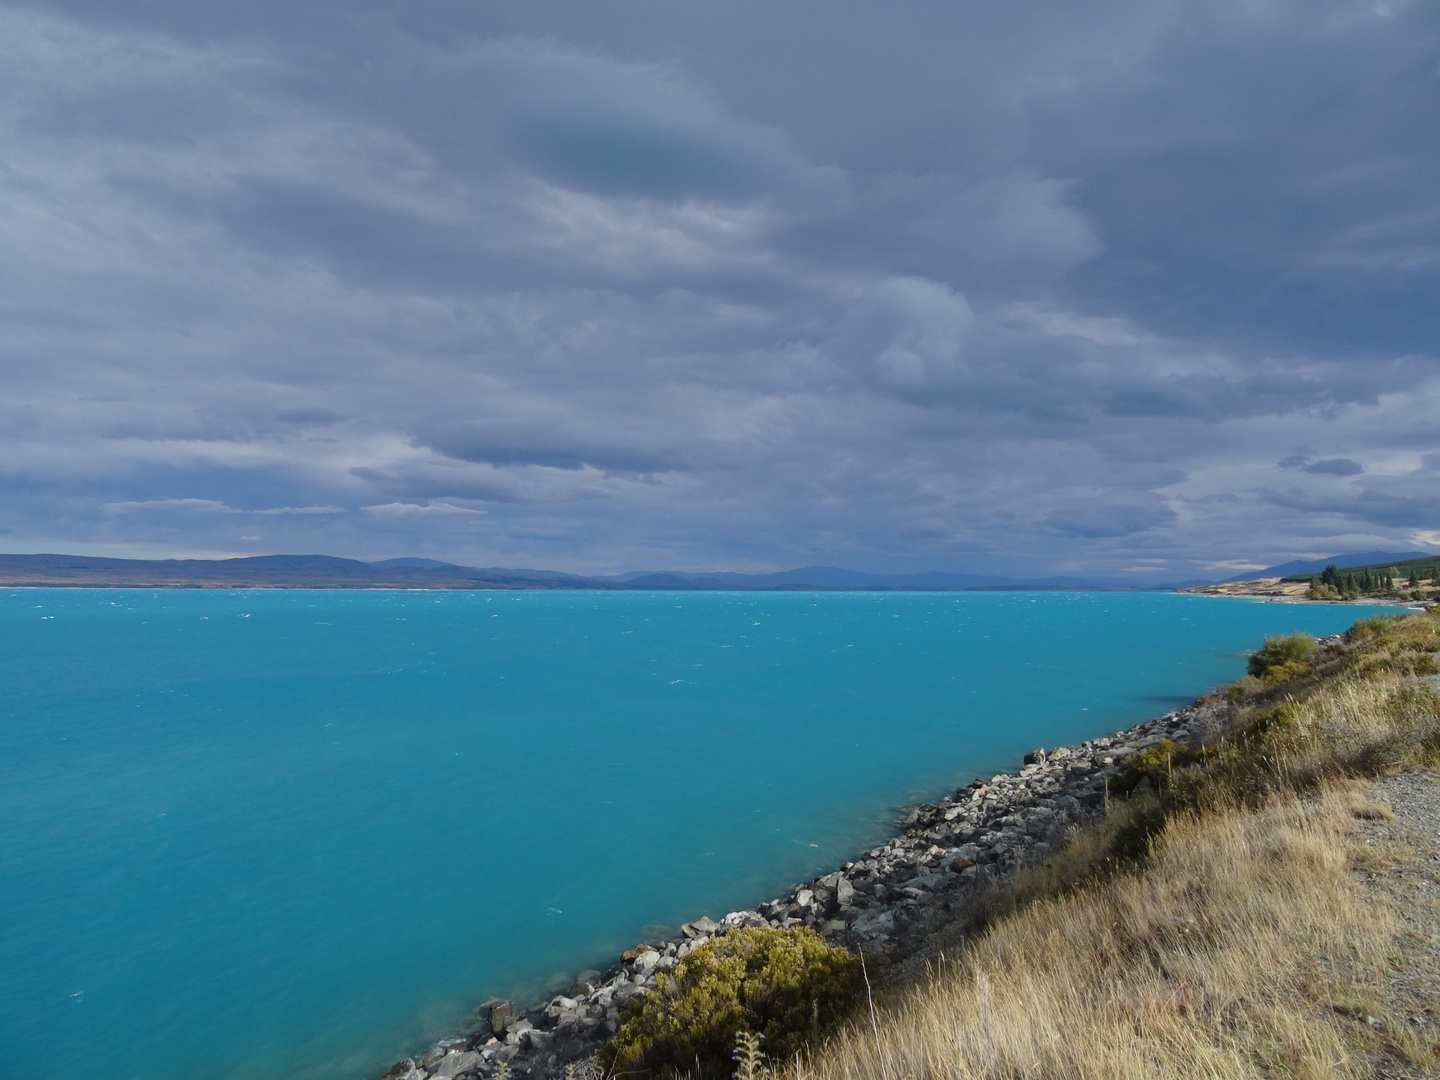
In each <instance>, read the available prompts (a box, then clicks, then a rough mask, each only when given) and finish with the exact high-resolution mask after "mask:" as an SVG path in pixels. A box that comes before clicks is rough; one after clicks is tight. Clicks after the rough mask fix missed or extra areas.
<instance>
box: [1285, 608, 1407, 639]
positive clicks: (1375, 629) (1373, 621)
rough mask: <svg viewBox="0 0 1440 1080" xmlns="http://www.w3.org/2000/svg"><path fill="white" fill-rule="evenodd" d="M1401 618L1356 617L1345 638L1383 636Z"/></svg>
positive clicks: (1392, 616)
mask: <svg viewBox="0 0 1440 1080" xmlns="http://www.w3.org/2000/svg"><path fill="white" fill-rule="evenodd" d="M1403 618H1405V616H1404V615H1371V616H1370V617H1369V618H1368V619H1356V620H1355V625H1354V626H1352V627H1350V629H1349V630H1346V631H1345V640H1346V641H1347V642H1351V643H1353V642H1356V641H1363V640H1364V639H1365V638H1372V637H1373V638H1383V637H1384V636H1385V634H1386V632H1387V631H1389V630H1390V629H1391V628H1392V627H1393V626H1394V625H1395V623H1396V622H1398V621H1399V620H1400V619H1403ZM1267 644H1268V642H1267Z"/></svg>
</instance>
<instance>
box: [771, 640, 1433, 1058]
mask: <svg viewBox="0 0 1440 1080" xmlns="http://www.w3.org/2000/svg"><path fill="white" fill-rule="evenodd" d="M1373 626H1374V624H1372V627H1373ZM1353 637H1354V640H1353V642H1352V643H1351V644H1350V645H1349V646H1348V648H1347V655H1346V656H1345V657H1344V658H1343V663H1332V664H1331V665H1330V667H1331V669H1332V670H1331V673H1329V674H1327V675H1326V676H1324V677H1322V678H1318V679H1317V678H1313V677H1312V678H1309V679H1303V678H1302V679H1299V680H1296V681H1295V682H1294V683H1293V684H1291V685H1289V686H1282V687H1279V688H1276V687H1268V688H1261V687H1258V686H1255V685H1253V684H1252V685H1249V686H1247V687H1241V688H1239V689H1238V690H1237V693H1238V694H1240V695H1241V697H1242V703H1243V705H1244V706H1245V709H1244V719H1243V720H1242V722H1241V725H1240V727H1239V728H1238V729H1237V730H1236V732H1235V733H1234V734H1232V735H1231V736H1230V737H1228V738H1227V739H1226V741H1225V743H1224V744H1223V745H1221V746H1219V747H1217V748H1215V749H1214V750H1213V751H1212V752H1210V753H1208V754H1206V755H1205V756H1204V757H1203V759H1202V760H1201V761H1200V762H1198V763H1196V764H1195V765H1192V766H1189V767H1186V768H1182V769H1180V770H1178V771H1176V770H1173V769H1167V771H1166V773H1165V776H1164V778H1163V779H1161V778H1160V777H1159V776H1158V775H1157V776H1154V777H1152V778H1151V779H1148V780H1146V781H1145V782H1144V783H1142V784H1141V786H1140V788H1139V789H1138V791H1137V793H1136V795H1135V797H1134V798H1132V800H1131V801H1130V803H1129V804H1128V805H1126V806H1122V807H1119V808H1118V809H1117V810H1116V812H1115V813H1114V814H1113V815H1112V818H1111V819H1110V820H1108V821H1107V822H1106V823H1105V824H1104V825H1102V826H1099V827H1097V828H1096V829H1094V830H1091V831H1090V832H1088V833H1087V834H1085V835H1082V836H1080V837H1077V842H1076V844H1075V845H1073V846H1072V848H1071V849H1069V851H1067V852H1064V853H1062V854H1060V855H1058V856H1057V858H1056V860H1055V861H1054V863H1053V864H1052V865H1051V866H1049V867H1045V868H1038V869H1037V870H1036V871H1034V872H1032V873H1031V874H1030V875H1029V876H1028V877H1027V878H1026V879H1025V880H1024V881H1022V882H1021V883H1020V886H1019V895H1020V896H1022V897H1027V898H1034V899H1033V902H1029V903H1017V904H1016V905H1015V910H1013V911H1012V913H1010V914H1008V915H1004V916H1002V917H999V918H998V919H996V920H995V921H994V922H993V923H992V925H991V927H990V929H989V930H988V931H987V932H986V933H985V934H983V935H982V936H980V937H979V938H976V939H972V940H970V941H957V942H954V943H952V944H951V947H950V948H949V949H948V950H946V952H947V953H948V956H947V955H945V954H940V955H937V956H936V957H935V958H934V959H933V960H932V962H931V964H930V966H929V970H928V971H927V973H926V974H925V975H924V976H923V977H921V978H918V979H911V980H910V981H908V982H907V983H904V984H902V985H898V986H895V987H892V988H891V989H890V990H888V991H887V992H886V993H884V994H882V995H881V998H880V999H879V1000H878V1001H877V1003H876V1006H877V1014H876V1018H875V1021H874V1023H873V1024H872V1022H871V1021H870V1018H869V1014H868V1013H867V1014H865V1015H863V1016H861V1017H860V1018H858V1019H857V1020H856V1021H855V1022H854V1023H853V1024H852V1026H851V1027H849V1028H848V1029H846V1030H844V1031H842V1032H841V1033H840V1034H838V1035H837V1036H835V1037H833V1038H831V1039H830V1040H829V1041H828V1042H827V1043H826V1044H825V1045H824V1046H822V1047H820V1048H818V1049H817V1050H816V1052H815V1053H814V1054H812V1055H811V1057H810V1058H809V1060H808V1061H806V1062H804V1063H803V1064H800V1063H791V1064H788V1065H787V1066H786V1067H784V1068H777V1070H776V1071H777V1072H785V1073H792V1072H794V1071H795V1069H796V1068H797V1067H798V1068H799V1069H800V1070H801V1071H802V1073H803V1075H804V1077H805V1080H841V1078H846V1080H849V1078H861V1077H863V1078H867V1080H868V1078H872V1077H880V1078H882V1080H908V1078H914V1080H921V1078H929V1077H936V1078H940V1077H944V1078H950V1077H954V1078H957V1080H958V1078H962V1077H966V1078H968V1077H987V1078H991V1077H993V1078H997V1080H998V1078H1002V1077H1004V1078H1016V1077H1047V1078H1049V1077H1056V1078H1059V1077H1075V1078H1090V1077H1094V1078H1096V1080H1100V1078H1105V1080H1112V1078H1123V1077H1136V1078H1137V1080H1138V1078H1140V1077H1144V1078H1147V1080H1150V1078H1157V1077H1177V1078H1179V1077H1186V1078H1190V1077H1214V1078H1217V1080H1220V1078H1231V1077H1235V1078H1239V1077H1270V1076H1285V1077H1306V1078H1312V1077H1313V1078H1321V1077H1359V1076H1367V1075H1371V1073H1372V1069H1373V1066H1374V1063H1375V1062H1376V1061H1377V1060H1380V1061H1384V1060H1390V1061H1393V1062H1395V1063H1396V1064H1397V1065H1399V1064H1400V1063H1403V1062H1409V1063H1410V1064H1411V1065H1412V1066H1415V1067H1418V1068H1420V1069H1424V1070H1427V1071H1428V1070H1430V1069H1433V1068H1435V1067H1436V1065H1437V1058H1436V1053H1437V1050H1440V1048H1437V1047H1436V1046H1434V1045H1427V1044H1426V1042H1425V1039H1424V1038H1423V1037H1421V1036H1420V1035H1417V1034H1415V1033H1413V1032H1410V1031H1409V1030H1408V1029H1405V1028H1404V1027H1403V1025H1393V1024H1392V1025H1388V1026H1387V1027H1386V1028H1385V1029H1384V1030H1383V1031H1377V1030H1376V1029H1375V1028H1374V1027H1372V1026H1371V1025H1370V1024H1368V1023H1366V1022H1365V1020H1364V1017H1365V1016H1366V1015H1367V1013H1371V1012H1373V1011H1375V1010H1377V1009H1378V1006H1377V1005H1376V1004H1375V1002H1377V1001H1381V1000H1383V998H1384V994H1383V987H1384V981H1385V978H1386V972H1387V962H1388V960H1389V959H1392V958H1393V956H1394V952H1395V946H1394V941H1395V935H1396V928H1395V924H1394V920H1393V916H1392V915H1391V913H1390V912H1389V911H1387V910H1385V909H1384V908H1383V907H1377V906H1375V905H1374V904H1373V903H1367V902H1366V901H1365V900H1364V899H1363V898H1362V896H1361V894H1360V893H1359V891H1358V886H1357V884H1356V883H1355V881H1354V879H1353V876H1352V875H1351V874H1350V873H1348V870H1349V867H1350V866H1351V864H1352V862H1353V861H1354V860H1356V859H1358V858H1361V857H1362V852H1361V851H1360V850H1358V849H1357V848H1356V847H1355V841H1354V838H1353V829H1352V828H1351V825H1352V823H1353V821H1354V819H1355V817H1356V816H1357V815H1359V816H1364V815H1368V814H1380V813H1383V812H1384V811H1383V808H1376V807H1372V806H1370V805H1368V804H1367V803H1366V802H1365V800H1364V798H1363V797H1362V796H1359V795H1358V794H1357V792H1356V789H1355V786H1354V779H1355V778H1359V777H1365V776H1374V775H1379V774H1381V773H1384V772H1387V771H1394V770H1397V769H1401V768H1405V767H1407V766H1409V765H1411V764H1414V763H1417V762H1434V761H1435V760H1436V757H1437V755H1440V697H1437V694H1436V692H1435V690H1434V688H1433V687H1431V686H1430V685H1428V684H1427V683H1426V682H1425V681H1423V680H1417V678H1416V677H1417V675H1423V674H1426V673H1428V672H1432V671H1434V669H1435V665H1434V662H1433V660H1432V658H1431V655H1430V654H1431V653H1434V652H1436V651H1440V615H1437V614H1436V613H1430V614H1426V615H1417V616H1414V617H1412V618H1409V619H1406V620H1404V621H1402V622H1399V623H1395V624H1392V625H1390V626H1389V627H1387V628H1385V629H1383V630H1379V631H1378V632H1366V631H1362V632H1361V633H1358V634H1355V635H1353ZM1337 668H1338V669H1339V670H1334V669H1337ZM1287 690H1288V691H1290V695H1289V696H1290V697H1291V698H1292V701H1291V703H1289V704H1284V705H1282V707H1280V708H1279V709H1277V708H1276V699H1277V696H1281V697H1283V696H1285V693H1286V691H1287ZM1157 829H1158V830H1159V831H1158V833H1156V830H1157ZM1152 834H1153V840H1152V841H1150V842H1149V855H1148V857H1145V858H1143V859H1142V860H1141V861H1139V862H1125V861H1121V860H1117V859H1116V858H1115V857H1114V855H1113V853H1114V852H1115V851H1116V850H1125V849H1127V848H1132V847H1133V846H1134V845H1135V841H1136V838H1137V836H1138V837H1139V838H1140V839H1141V840H1142V844H1141V847H1142V848H1143V847H1144V846H1145V844H1144V843H1143V841H1144V840H1145V838H1146V836H1149V835H1152ZM1357 1018H1358V1019H1357Z"/></svg>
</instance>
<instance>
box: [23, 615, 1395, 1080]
mask: <svg viewBox="0 0 1440 1080" xmlns="http://www.w3.org/2000/svg"><path fill="white" fill-rule="evenodd" d="M1373 610H1376V609H1368V608H1356V607H1344V606H1328V605H1304V606H1302V605H1279V604H1265V603H1257V602H1248V601H1243V600H1216V599H1208V598H1201V597H1191V596H1177V595H1170V594H1160V593H1154V594H1150V593H883V594H877V593H763V594H754V593H750V594H745V593H739V594H737V593H592V592H582V593H574V592H570V593H539V592H526V593H485V592H475V593H444V594H437V593H420V592H199V591H179V592H170V591H166V592H144V591H115V590H105V591H100V590H93V591H92V590H83V591H82V590H42V591H29V590H24V591H10V592H0V675H3V686H4V694H3V698H0V1047H3V1051H4V1052H3V1054H0V1077H5V1078H8V1077H12V1076H13V1077H19V1076H21V1075H31V1074H34V1073H36V1072H45V1071H54V1070H53V1069H52V1068H51V1066H50V1065H48V1064H47V1062H48V1061H49V1059H50V1056H51V1055H52V1054H56V1053H58V1054H60V1055H62V1056H61V1057H60V1059H59V1060H60V1062H61V1063H62V1066H61V1067H60V1071H62V1072H66V1073H68V1072H71V1071H75V1070H76V1068H77V1065H76V1062H77V1061H79V1060H81V1059H80V1058H76V1057H73V1056H72V1055H73V1054H75V1053H77V1052H81V1051H80V1048H83V1052H81V1053H82V1057H83V1058H84V1059H85V1060H88V1061H90V1062H91V1065H87V1066H85V1068H86V1070H87V1071H93V1069H92V1068H91V1066H95V1067H100V1066H102V1064H103V1067H102V1068H101V1071H103V1072H104V1073H105V1075H106V1076H108V1077H112V1078H114V1080H132V1078H133V1080H139V1078H141V1077H144V1078H146V1080H180V1078H182V1077H183V1078H185V1080H212V1078H235V1080H252V1078H290V1077H306V1078H315V1080H355V1078H364V1077H369V1076H373V1075H375V1074H376V1073H377V1072H378V1071H379V1070H380V1069H382V1068H384V1067H385V1066H387V1065H388V1064H389V1063H390V1062H391V1061H393V1060H394V1059H395V1058H397V1057H399V1056H401V1055H402V1054H404V1053H409V1052H413V1051H416V1050H420V1049H424V1048H425V1047H426V1046H427V1045H428V1043H429V1042H430V1041H432V1040H434V1039H435V1038H437V1037H439V1036H442V1035H445V1034H449V1033H451V1032H453V1031H455V1030H456V1029H457V1028H458V1027H460V1026H461V1025H462V1024H463V1023H464V1020H465V1018H466V1015H467V1012H468V1010H469V1009H471V1008H473V1007H474V1006H475V1005H476V1004H477V1003H478V1002H479V1001H481V1000H482V999H483V998H485V997H486V996H488V995H489V994H491V993H499V994H501V995H520V996H521V997H522V999H523V997H524V995H525V994H526V993H531V992H539V991H541V990H543V989H545V988H546V987H548V986H549V985H553V982H554V981H558V980H560V979H562V978H563V977H564V976H565V975H567V974H570V973H573V972H575V971H578V970H581V969H583V968H587V967H592V966H601V967H603V966H607V965H608V963H609V962H610V961H611V960H612V959H613V958H614V956H615V954H616V953H618V952H619V951H620V950H622V949H624V948H627V947H629V946H630V945H632V944H634V943H635V942H636V941H638V940H641V939H642V938H645V937H653V936H654V935H655V934H656V933H658V932H662V931H659V930H657V929H656V928H657V927H674V926H676V925H677V924H678V923H680V922H682V921H685V920H688V919H692V918H695V917H697V916H699V915H701V914H709V915H711V916H714V917H718V916H720V915H723V914H724V913H725V912H726V911H729V910H732V909H734V908H737V907H742V906H746V905H749V904H753V903H755V902H757V901H759V900H762V899H766V898H768V897H770V896H773V895H777V894H778V893H779V892H781V891H782V890H783V889H784V888H786V887H787V885H789V884H790V883H793V882H796V881H800V880H806V879H808V878H810V877H811V876H812V875H814V874H815V873H816V872H818V871H823V870H826V869H830V868H833V867H834V866H836V865H838V864H839V863H840V862H843V861H844V860H845V859H846V858H848V857H849V856H850V855H852V854H853V853H855V852H856V851H858V850H860V849H861V848H863V847H866V846H870V845H872V844H873V843H875V842H877V841H879V840H881V839H882V838H884V837H885V836H886V835H888V834H889V833H890V832H891V830H892V828H893V822H894V820H895V816H896V815H895V811H896V808H897V807H898V806H899V805H901V804H903V803H906V802H908V801H911V800H916V799H920V798H929V797H935V796H938V795H940V794H942V793H944V792H945V791H946V790H947V789H949V788H951V787H953V786H955V785H956V784H959V783H965V782H968V781H969V780H970V779H971V778H972V777H974V776H976V775H982V774H983V775H989V774H990V773H993V772H995V771H997V770H999V769H1002V768H1009V767H1013V766H1014V765H1015V764H1016V762H1017V759H1018V757H1019V756H1020V754H1021V753H1022V752H1023V751H1025V750H1027V749H1029V748H1031V747H1034V746H1037V745H1044V746H1053V745H1056V744H1058V743H1067V742H1075V741H1079V740H1082V739H1085V738H1089V737H1093V736H1096V735H1102V734H1106V733H1109V732H1111V731H1114V730H1117V729H1119V728H1121V727H1125V726H1128V725H1129V724H1131V723H1134V722H1136V721H1138V720H1141V719H1144V718H1146V717H1150V716H1155V715H1158V714H1160V713H1163V712H1167V711H1169V710H1171V709H1173V708H1176V707H1178V706H1180V705H1182V704H1184V703H1186V702H1188V701H1189V700H1190V699H1192V698H1193V697H1195V696H1196V695H1198V694H1200V693H1203V692H1205V691H1208V690H1209V689H1211V688H1212V687H1213V686H1214V685H1215V684H1216V683H1219V682H1222V681H1227V680H1232V679H1235V678H1237V677H1238V676H1239V675H1241V674H1243V671H1244V663H1245V654H1246V652H1247V651H1248V650H1250V649H1253V648H1254V647H1255V646H1256V645H1258V644H1259V642H1260V640H1261V638H1262V636H1263V635H1264V634H1266V633H1280V632H1288V631H1291V630H1296V629H1304V630H1308V631H1310V632H1312V633H1314V634H1317V635H1320V634H1328V633H1334V632H1336V631H1338V630H1341V629H1343V628H1345V627H1346V626H1348V625H1350V623H1351V622H1353V621H1354V620H1355V619H1356V618H1359V617H1361V616H1364V615H1367V614H1371V613H1372V612H1373ZM90 1055H95V1056H93V1057H91V1056H90Z"/></svg>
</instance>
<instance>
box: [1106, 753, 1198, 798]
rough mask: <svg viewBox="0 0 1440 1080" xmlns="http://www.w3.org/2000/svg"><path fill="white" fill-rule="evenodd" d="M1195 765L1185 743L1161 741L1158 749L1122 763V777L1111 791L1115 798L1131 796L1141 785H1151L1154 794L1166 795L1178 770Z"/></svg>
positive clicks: (1111, 785) (1116, 779)
mask: <svg viewBox="0 0 1440 1080" xmlns="http://www.w3.org/2000/svg"><path fill="white" fill-rule="evenodd" d="M1194 763H1195V751H1193V750H1191V749H1190V748H1189V747H1188V746H1186V745H1184V744H1183V743H1177V742H1173V741H1171V740H1170V739H1162V740H1161V741H1160V742H1159V743H1158V744H1157V745H1155V746H1152V747H1150V748H1149V749H1146V750H1141V751H1139V752H1138V753H1135V754H1131V755H1130V756H1129V757H1127V758H1126V759H1125V760H1124V761H1123V762H1121V763H1120V775H1119V776H1117V777H1115V779H1113V780H1111V781H1110V790H1111V791H1112V792H1114V793H1115V794H1116V795H1129V794H1130V793H1131V792H1132V791H1134V790H1135V789H1136V788H1138V787H1139V786H1140V785H1141V784H1142V783H1147V782H1148V784H1149V785H1150V788H1151V790H1152V791H1163V790H1164V789H1165V788H1167V787H1169V786H1170V781H1171V778H1172V777H1173V776H1174V774H1175V770H1176V769H1183V768H1186V767H1188V766H1190V765H1193V764H1194Z"/></svg>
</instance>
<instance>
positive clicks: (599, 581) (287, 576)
mask: <svg viewBox="0 0 1440 1080" xmlns="http://www.w3.org/2000/svg"><path fill="white" fill-rule="evenodd" d="M1181 584H1190V583H1181ZM0 586H11V587H14V586H60V587H63V586H70V587H92V588H103V587H130V588H209V589H239V588H258V589H287V588H288V589H606V590H621V589H623V590H720V591H746V590H753V591H775V590H807V589H820V590H912V591H920V590H934V591H956V590H977V589H1094V588H1109V589H1133V588H1136V586H1135V584H1134V582H1132V581H1125V580H1120V579H1107V578H1080V577H1046V578H1009V577H995V576H989V575H984V574H951V573H944V572H940V571H931V572H929V573H922V574H865V573H860V572H859V571H855V570H841V569H838V568H836V567H833V566H807V567H802V568H801V569H798V570H785V571H781V572H779V573H774V574H737V573H733V572H728V571H726V572H719V573H698V574H697V573H685V572H681V571H673V570H665V571H647V570H638V571H631V572H630V573H626V574H616V575H603V576H582V575H578V574H566V573H561V572H559V571H555V570H527V569H518V570H517V569H509V568H504V567H476V566H457V565H455V564H453V563H447V562H441V561H439V560H437V559H420V558H403V559H383V560H381V561H379V562H360V561H359V560H356V559H340V558H335V557H333V556H330V555H256V556H250V557H245V558H236V559H104V558H96V557H92V556H88V555H0ZM1151 587H1152V588H1174V587H1176V585H1174V584H1167V585H1155V586H1151Z"/></svg>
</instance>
